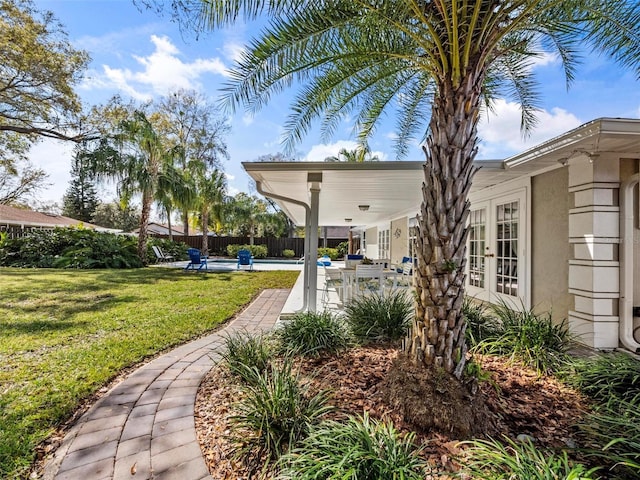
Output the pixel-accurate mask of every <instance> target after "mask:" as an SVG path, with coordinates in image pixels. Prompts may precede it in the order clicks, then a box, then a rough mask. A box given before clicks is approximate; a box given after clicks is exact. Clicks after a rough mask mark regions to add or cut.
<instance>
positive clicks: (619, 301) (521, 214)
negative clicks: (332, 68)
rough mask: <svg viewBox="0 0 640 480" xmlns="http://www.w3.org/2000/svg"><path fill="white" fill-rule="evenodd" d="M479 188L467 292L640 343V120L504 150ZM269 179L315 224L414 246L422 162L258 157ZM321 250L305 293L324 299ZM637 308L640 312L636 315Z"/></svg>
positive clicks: (262, 179)
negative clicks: (519, 150)
mask: <svg viewBox="0 0 640 480" xmlns="http://www.w3.org/2000/svg"><path fill="white" fill-rule="evenodd" d="M477 164H478V166H480V167H481V169H480V170H479V171H478V173H477V174H476V176H475V178H474V184H473V188H472V191H471V194H470V201H471V215H470V221H469V239H468V246H467V247H468V248H467V256H468V261H467V267H466V268H467V279H466V282H467V292H468V293H469V294H470V295H473V296H475V297H477V298H480V299H483V300H486V301H490V302H492V301H496V299H499V298H502V299H505V300H507V301H508V302H510V303H511V304H512V305H514V307H516V308H517V307H518V306H520V305H524V306H525V307H526V308H531V307H534V308H537V309H540V310H542V309H545V310H551V311H552V313H553V316H554V318H555V319H557V320H558V321H559V320H561V319H567V320H568V322H569V325H570V328H571V330H572V331H573V332H574V333H575V334H577V335H579V338H580V340H581V341H582V342H583V343H585V344H587V345H590V346H592V347H595V348H600V349H613V348H618V347H623V348H626V349H629V350H631V351H637V352H640V229H639V228H640V224H639V214H638V210H639V200H638V182H639V175H640V173H639V172H640V120H638V119H620V118H601V119H597V120H593V121H591V122H589V123H586V124H584V125H582V126H580V127H578V128H575V129H573V130H570V131H568V132H566V133H564V134H562V135H560V136H559V137H556V138H553V139H551V140H548V141H546V142H544V143H542V144H540V145H538V146H536V147H534V148H531V149H529V150H527V151H525V152H522V153H520V154H518V155H515V156H513V157H510V158H507V159H504V160H491V161H487V160H484V161H483V160H480V161H478V162H477ZM243 166H244V168H245V170H246V171H247V172H248V173H249V175H250V176H251V177H253V179H254V180H255V181H256V183H257V186H258V191H259V192H260V193H262V194H264V195H266V196H269V197H271V198H273V199H274V200H275V201H276V202H278V204H279V206H280V207H281V208H282V209H283V210H284V211H285V212H286V213H287V215H289V217H290V218H291V219H292V220H293V221H294V222H295V223H296V224H298V225H306V226H307V229H308V230H307V232H308V237H309V239H310V242H309V247H308V252H309V255H308V258H309V259H314V258H315V253H316V252H315V251H313V245H317V238H314V237H315V236H316V235H317V231H318V228H317V227H318V226H322V225H346V226H350V227H351V228H352V229H354V230H356V231H358V232H360V235H361V240H362V245H361V247H362V248H363V249H364V251H365V254H366V255H367V256H369V257H372V258H390V259H391V261H392V262H399V261H400V260H401V258H402V257H403V256H407V255H409V256H410V255H411V253H412V241H411V240H412V236H413V235H414V232H415V228H414V226H415V222H416V220H415V218H416V214H417V212H418V209H419V205H420V203H421V185H422V178H423V176H422V162H370V163H359V164H358V163H325V162H269V163H262V162H246V163H244V164H243ZM316 274H317V269H316V266H315V262H311V261H309V262H308V263H307V264H306V265H305V305H306V306H307V307H308V308H310V309H315V308H316V289H317V286H316V283H315V282H316V278H317V277H316ZM634 313H635V315H636V316H635V317H634Z"/></svg>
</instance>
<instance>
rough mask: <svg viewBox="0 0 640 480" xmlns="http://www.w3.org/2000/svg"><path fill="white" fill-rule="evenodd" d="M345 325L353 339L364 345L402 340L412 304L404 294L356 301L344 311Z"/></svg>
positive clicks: (376, 296)
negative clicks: (366, 343) (347, 326)
mask: <svg viewBox="0 0 640 480" xmlns="http://www.w3.org/2000/svg"><path fill="white" fill-rule="evenodd" d="M345 313H346V322H347V324H348V325H349V327H350V329H351V332H352V333H353V335H354V336H355V337H356V339H358V340H360V341H363V342H384V341H389V340H391V341H394V340H399V339H401V338H403V337H404V336H405V335H406V334H407V330H408V328H409V325H410V323H411V319H412V318H413V313H414V309H413V304H412V302H411V299H410V298H409V297H408V296H407V295H406V294H405V292H403V291H399V292H394V293H391V294H390V295H387V296H380V295H371V296H361V297H357V298H355V299H354V300H352V301H351V302H349V303H348V304H347V305H346V307H345Z"/></svg>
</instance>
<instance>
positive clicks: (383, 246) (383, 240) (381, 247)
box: [378, 228, 391, 258]
mask: <svg viewBox="0 0 640 480" xmlns="http://www.w3.org/2000/svg"><path fill="white" fill-rule="evenodd" d="M390 241H391V230H390V229H388V228H387V229H386V230H378V258H390V250H389V246H390Z"/></svg>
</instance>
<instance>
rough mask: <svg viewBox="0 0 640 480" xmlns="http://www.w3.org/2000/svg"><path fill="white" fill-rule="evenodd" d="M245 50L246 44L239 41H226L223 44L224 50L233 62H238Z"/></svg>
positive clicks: (226, 56)
mask: <svg viewBox="0 0 640 480" xmlns="http://www.w3.org/2000/svg"><path fill="white" fill-rule="evenodd" d="M244 51H245V46H244V44H243V43H238V42H234V41H233V42H226V43H225V44H224V45H223V46H222V52H223V54H224V56H225V58H226V59H227V60H231V61H232V62H237V61H239V60H240V58H241V57H242V54H243V52H244Z"/></svg>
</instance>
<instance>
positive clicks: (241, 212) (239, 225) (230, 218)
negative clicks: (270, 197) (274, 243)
mask: <svg viewBox="0 0 640 480" xmlns="http://www.w3.org/2000/svg"><path fill="white" fill-rule="evenodd" d="M269 216H270V214H269V212H268V204H267V202H265V201H264V200H261V199H259V198H258V197H256V196H255V195H249V194H247V193H244V192H241V193H238V194H237V195H236V196H235V197H230V198H229V200H228V202H227V205H226V206H225V225H226V227H227V230H228V231H229V233H230V234H231V235H234V236H246V237H249V244H250V245H253V243H254V238H255V237H256V236H261V235H262V234H264V232H265V227H266V225H267V224H268V222H269Z"/></svg>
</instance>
